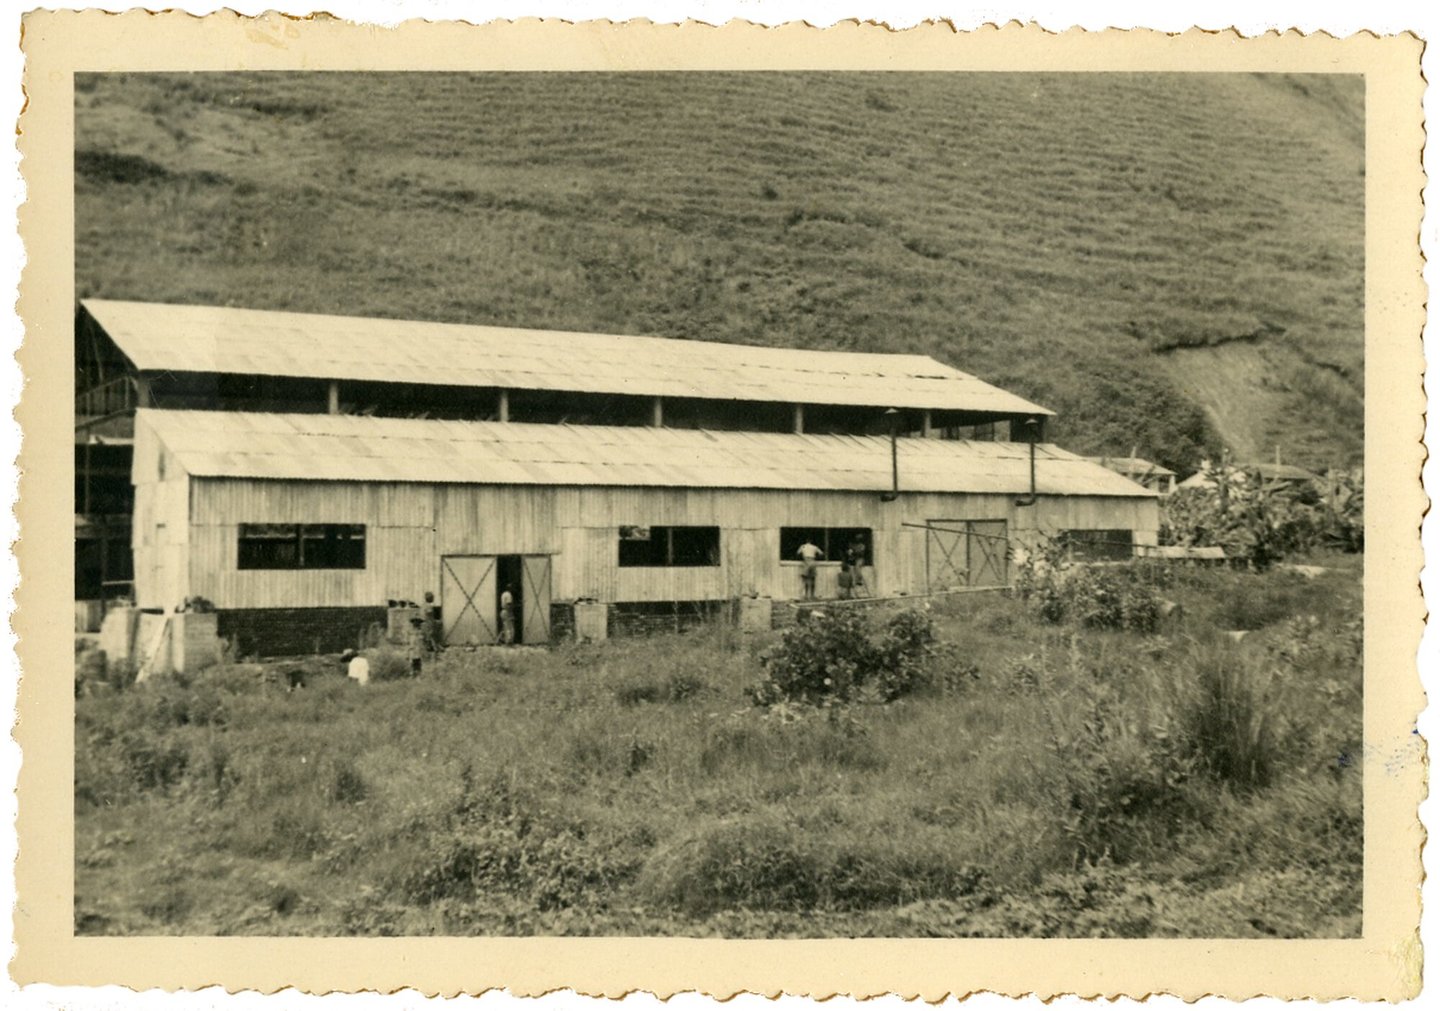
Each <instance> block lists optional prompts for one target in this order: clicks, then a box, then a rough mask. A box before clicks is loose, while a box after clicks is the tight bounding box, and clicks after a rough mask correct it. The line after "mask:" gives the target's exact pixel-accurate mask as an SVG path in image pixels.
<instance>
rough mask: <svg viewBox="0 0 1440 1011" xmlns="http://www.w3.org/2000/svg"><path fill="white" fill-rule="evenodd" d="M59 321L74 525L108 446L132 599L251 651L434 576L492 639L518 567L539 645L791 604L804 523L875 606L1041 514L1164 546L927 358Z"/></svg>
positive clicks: (99, 496) (1084, 534)
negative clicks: (206, 613) (641, 624)
mask: <svg viewBox="0 0 1440 1011" xmlns="http://www.w3.org/2000/svg"><path fill="white" fill-rule="evenodd" d="M76 333H77V346H76V356H77V358H76V361H77V413H78V415H79V419H78V423H77V434H78V435H80V438H78V439H77V531H78V530H80V529H81V528H82V525H83V524H85V523H88V522H91V520H90V519H89V518H88V517H86V516H84V515H83V510H81V509H80V507H79V505H78V503H79V501H80V498H81V495H82V491H83V492H84V494H86V495H87V496H88V497H89V499H90V500H91V501H96V500H103V501H106V502H116V501H121V500H123V499H124V497H125V495H124V492H125V491H126V489H118V488H116V487H115V482H114V472H115V470H116V463H115V459H114V455H113V447H116V446H120V447H126V451H127V452H128V453H129V454H130V460H129V468H130V482H129V483H130V484H131V485H132V486H133V509H132V512H131V513H130V514H129V516H130V518H129V527H130V541H131V545H132V547H133V592H134V595H135V599H136V602H137V603H138V604H139V605H140V606H141V607H146V608H159V609H164V610H167V611H168V610H172V609H174V608H176V607H178V606H181V605H182V604H183V602H184V601H185V600H186V599H187V598H197V597H200V598H204V599H205V600H207V601H208V602H210V603H211V604H213V605H214V607H215V608H216V609H217V610H218V612H219V625H220V631H221V634H222V635H224V636H227V637H228V638H230V639H231V640H232V641H233V642H235V643H236V647H237V649H238V650H240V651H241V652H243V653H259V654H277V653H290V652H310V651H311V650H312V649H326V650H328V649H337V648H340V647H342V646H344V645H350V644H353V643H354V642H355V641H356V639H357V637H358V636H360V635H361V634H363V631H364V630H365V629H366V628H368V627H369V626H370V625H372V624H376V623H380V622H383V621H384V617H385V608H386V605H387V602H389V601H394V600H417V599H419V598H420V597H421V596H422V595H423V594H424V593H425V592H426V591H430V592H433V593H435V594H436V595H437V597H438V598H439V600H440V604H441V607H442V613H443V616H444V621H443V624H444V631H445V635H446V638H447V640H448V641H449V642H450V643H452V644H484V643H489V642H493V641H495V636H496V627H497V606H498V605H497V600H498V595H499V593H500V591H501V589H502V588H503V587H507V586H508V587H509V588H510V589H511V592H512V594H513V595H514V596H515V597H516V598H517V600H518V603H519V612H520V616H521V621H520V634H521V638H522V640H523V641H525V642H532V643H533V642H544V641H550V640H552V639H554V638H556V637H558V636H560V635H563V634H565V632H566V630H567V629H568V628H569V627H570V621H571V614H572V609H573V607H574V605H575V604H576V603H577V602H587V603H588V602H598V603H600V604H605V605H609V606H610V607H611V608H612V609H613V610H614V611H615V613H616V614H620V615H623V614H625V613H631V612H633V613H644V612H646V611H647V610H649V611H653V610H655V609H657V608H681V607H684V608H695V609H703V608H704V607H706V606H707V605H717V604H721V603H723V602H727V601H734V600H737V599H744V598H771V599H774V600H780V601H784V600H790V599H793V598H796V597H798V596H799V595H800V593H801V563H800V559H799V556H798V554H797V551H798V549H799V547H800V545H802V544H804V543H806V542H809V543H813V544H815V545H817V546H819V547H820V548H821V549H822V550H824V551H825V552H826V560H825V561H824V562H822V563H821V568H820V574H819V581H818V586H817V593H818V595H820V596H822V597H824V596H829V595H833V594H834V593H835V592H836V590H837V586H836V576H837V573H838V570H839V559H840V557H841V555H842V554H843V552H844V551H845V549H846V547H847V546H850V545H853V544H856V543H859V544H861V545H863V560H864V568H863V569H862V572H863V574H864V576H865V584H866V591H867V592H869V593H872V594H876V595H880V596H893V595H897V594H907V595H914V594H923V593H927V592H934V591H937V590H945V589H951V588H955V587H959V586H984V585H999V584H1004V583H1005V582H1007V581H1008V579H1009V571H1008V568H1009V562H1008V554H1009V549H1010V548H1011V547H1012V546H1013V545H1016V544H1024V543H1027V542H1028V541H1030V540H1031V539H1033V538H1034V537H1035V536H1036V535H1037V534H1039V533H1044V534H1046V535H1058V534H1068V535H1070V536H1072V537H1074V538H1075V539H1076V540H1077V541H1085V540H1087V539H1090V540H1094V541H1098V542H1101V543H1104V544H1106V545H1109V546H1111V547H1112V548H1113V546H1114V545H1116V544H1121V545H1123V544H1135V545H1143V544H1153V543H1155V538H1156V532H1157V527H1158V509H1157V503H1156V495H1155V493H1154V492H1153V491H1151V490H1149V489H1146V488H1144V487H1142V486H1140V485H1139V484H1137V483H1135V482H1133V481H1131V480H1129V479H1128V478H1126V477H1124V476H1123V475H1121V474H1117V473H1115V472H1113V471H1111V470H1108V469H1106V468H1104V467H1101V466H1099V465H1097V464H1094V463H1091V462H1089V461H1087V460H1084V459H1082V458H1080V457H1077V456H1074V455H1073V454H1070V453H1067V452H1065V451H1064V450H1061V449H1059V448H1058V447H1055V446H1053V445H1051V444H1048V443H1045V442H1044V441H1043V429H1044V423H1045V419H1046V417H1047V416H1049V414H1050V412H1048V411H1046V410H1045V409H1044V408H1042V407H1039V406H1038V405H1035V404H1031V403H1029V402H1027V401H1025V400H1023V399H1022V398H1020V397H1016V396H1014V395H1013V394H1010V393H1007V392H1005V391H1003V390H1000V389H997V388H996V387H994V386H991V385H989V384H986V383H984V382H982V381H981V380H979V379H977V378H976V377H974V376H971V375H968V374H966V373H963V372H960V371H958V370H956V369H953V368H950V367H948V366H946V365H943V364H941V363H939V362H936V361H935V360H933V359H931V358H927V357H923V356H914V355H879V354H855V353H849V352H826V351H806V350H783V349H775V348H762V347H749V346H740V345H726V344H716V343H710V342H702V341H687V340H673V339H665V338H656V337H631V336H610V335H601V334H583V333H555V332H549V331H529V330H519V329H511V328H496V327H479V326H461V325H454V324H435V323H416V322H408V321H396V320H384V319H372V318H348V317H329V316H313V315H303V314H293V313H277V312H263V311H255V310H241V309H227V308H212V307H192V306H169V305H151V304H142V303H119V302H105V301H86V302H84V303H82V305H81V308H80V311H79V314H78V317H77V328H76ZM98 446H105V447H111V448H112V453H111V455H110V456H108V457H107V458H106V460H105V468H104V469H103V470H96V471H85V470H84V469H83V462H82V457H83V455H84V454H86V453H89V454H92V459H93V454H95V452H96V449H97V447H98ZM82 484H83V485H84V488H83V489H82ZM82 582H83V580H82V577H81V576H80V575H79V574H78V573H77V594H78V593H79V589H78V587H80V586H81V584H82Z"/></svg>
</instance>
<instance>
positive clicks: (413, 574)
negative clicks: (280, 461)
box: [135, 438, 1159, 608]
mask: <svg viewBox="0 0 1440 1011" xmlns="http://www.w3.org/2000/svg"><path fill="white" fill-rule="evenodd" d="M143 445H144V442H143V440H141V439H139V438H137V442H136V459H137V465H136V474H137V488H136V524H135V531H136V532H135V540H136V565H137V582H138V581H140V579H141V577H140V570H141V569H142V568H143V566H142V557H143V558H144V559H146V563H147V564H151V565H158V562H155V561H153V558H154V557H155V556H154V552H153V549H152V546H151V545H150V544H149V542H148V541H146V542H145V543H144V544H143V545H142V543H141V542H142V539H143V538H145V537H146V534H145V531H146V530H151V531H152V534H151V535H150V536H151V537H152V538H153V530H154V526H153V524H154V523H155V522H159V521H158V519H157V517H158V516H159V515H165V516H174V515H176V511H177V510H182V508H183V506H184V505H188V506H189V514H190V519H189V523H188V524H187V523H186V522H185V521H184V520H183V519H181V521H180V522H178V523H174V524H173V525H174V526H175V527H176V528H178V529H180V530H184V529H186V528H187V527H188V528H189V543H188V544H187V545H185V547H184V548H182V549H181V551H182V555H183V556H188V566H187V565H184V564H182V565H181V571H182V572H185V573H188V579H187V580H186V582H188V589H187V591H186V592H188V593H190V594H199V595H201V596H205V597H207V598H209V599H210V600H212V601H213V602H214V603H215V604H216V605H217V606H219V607H225V608H239V607H305V606H313V607H319V606H373V605H378V604H383V603H384V602H385V601H386V600H388V599H395V598H406V599H411V600H418V599H419V598H420V597H421V595H422V594H424V593H425V591H427V590H431V591H434V590H438V589H439V578H440V577H439V570H440V558H441V557H442V556H445V555H498V554H515V555H522V554H524V555H550V556H553V559H554V564H553V569H552V573H553V580H554V599H555V600H557V601H566V600H575V599H578V598H594V599H597V600H602V601H611V602H613V601H668V600H704V599H723V598H730V597H737V596H745V595H748V594H751V593H757V594H760V595H763V596H772V597H777V598H790V597H795V596H798V595H799V593H800V575H799V567H798V566H796V565H787V564H782V560H781V558H780V528H781V527H785V526H823V527H868V528H870V529H871V530H872V531H873V537H874V551H875V563H876V564H875V568H874V570H873V572H872V573H871V574H870V579H871V586H870V589H871V590H872V592H875V593H878V594H882V595H887V596H888V595H891V594H895V593H920V592H923V591H924V590H925V559H924V548H925V534H924V531H923V530H922V529H918V528H914V527H907V526H905V525H904V524H907V523H915V524H924V523H925V522H926V521H927V520H944V519H949V520H985V519H989V520H1004V521H1005V522H1006V524H1007V531H1008V532H1009V534H1010V535H1011V536H1012V537H1014V538H1015V539H1017V540H1018V541H1020V542H1022V543H1023V542H1026V541H1027V540H1033V539H1034V538H1035V537H1036V536H1037V535H1038V533H1040V532H1044V533H1057V532H1059V531H1060V530H1066V529H1113V528H1131V529H1134V530H1135V532H1136V533H1135V539H1136V541H1137V542H1138V543H1152V544H1153V543H1154V542H1155V535H1156V532H1157V528H1158V525H1159V518H1158V507H1157V504H1156V502H1155V500H1154V499H1148V498H1146V499H1107V498H1095V497H1066V498H1058V497H1056V498H1042V499H1041V500H1040V502H1039V503H1038V504H1036V505H1034V506H1029V507H1020V506H1016V505H1015V499H1016V496H1015V495H933V494H907V495H903V496H902V497H901V499H900V500H899V501H896V502H890V503H887V502H882V501H881V500H880V496H879V495H878V494H869V493H848V492H819V491H817V492H803V491H802V492H790V491H756V490H743V489H742V490H733V491H732V490H710V489H699V490H693V491H692V490H686V489H672V488H650V489H643V488H554V487H545V486H534V487H531V486H492V485H420V484H399V483H394V484H366V483H360V482H328V481H307V482H297V481H258V480H240V479H214V478H199V479H194V480H193V481H191V482H190V484H191V493H190V497H189V499H184V497H183V495H181V497H180V498H176V497H175V496H176V495H177V494H180V493H183V491H184V488H183V484H184V481H183V476H182V481H181V484H182V487H181V489H180V492H175V491H170V492H161V491H159V490H155V489H151V488H150V485H152V484H159V483H162V482H158V481H150V482H145V483H141V482H140V480H139V479H140V477H141V476H143V475H142V464H141V462H140V461H141V455H142V449H143ZM145 466H151V467H152V468H153V461H149V462H147V463H146V464H145ZM167 495H169V496H171V497H170V498H167V497H166V496H167ZM180 515H181V516H183V515H184V514H183V511H182V512H181V513H180ZM241 523H363V524H365V525H366V562H367V564H366V567H365V569H363V570H336V571H265V572H241V571H239V570H238V569H237V567H236V556H237V545H238V539H239V525H240V524H241ZM626 524H634V525H640V526H662V525H693V526H718V527H719V528H720V529H721V538H720V540H721V545H720V546H721V564H720V565H718V566H714V567H708V566H707V567H698V568H676V569H665V568H626V569H622V568H619V566H618V557H619V548H618V544H619V537H618V528H619V527H620V526H621V525H626ZM171 525H172V524H171V523H167V524H166V526H167V531H168V530H169V529H170V527H171ZM167 536H169V535H168V534H167ZM172 539H173V538H172ZM178 543H184V542H178ZM157 571H158V570H157ZM835 575H836V570H835V569H834V568H833V567H829V568H826V569H823V570H822V573H821V586H820V590H821V592H822V593H827V594H829V593H833V592H834V585H833V584H834V579H835ZM158 578H159V576H158V575H156V576H153V577H147V586H148V585H149V583H151V582H153V581H154V580H155V579H158ZM166 592H173V590H167V591H166ZM162 595H163V594H162ZM182 596H183V594H182Z"/></svg>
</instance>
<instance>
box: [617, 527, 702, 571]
mask: <svg viewBox="0 0 1440 1011" xmlns="http://www.w3.org/2000/svg"><path fill="white" fill-rule="evenodd" d="M719 564H720V528H719V527H636V526H628V527H621V528H620V567H621V568H622V569H625V568H696V567H700V566H707V565H719Z"/></svg>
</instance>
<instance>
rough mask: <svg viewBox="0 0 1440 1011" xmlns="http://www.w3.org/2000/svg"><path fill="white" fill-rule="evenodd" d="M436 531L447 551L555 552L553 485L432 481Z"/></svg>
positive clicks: (515, 553) (461, 552) (493, 553)
mask: <svg viewBox="0 0 1440 1011" xmlns="http://www.w3.org/2000/svg"><path fill="white" fill-rule="evenodd" d="M435 532H436V537H437V539H438V540H437V543H438V546H439V548H440V551H441V553H442V554H447V555H549V554H554V553H555V552H557V551H559V550H560V539H559V531H558V530H557V529H556V526H555V492H554V489H551V488H533V487H520V486H513V487H498V486H485V485H442V486H437V487H436V489H435Z"/></svg>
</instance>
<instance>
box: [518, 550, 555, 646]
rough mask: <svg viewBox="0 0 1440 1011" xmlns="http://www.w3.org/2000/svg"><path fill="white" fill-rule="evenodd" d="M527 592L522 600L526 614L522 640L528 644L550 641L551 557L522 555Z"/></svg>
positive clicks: (521, 566)
mask: <svg viewBox="0 0 1440 1011" xmlns="http://www.w3.org/2000/svg"><path fill="white" fill-rule="evenodd" d="M520 569H521V571H522V572H523V573H524V579H525V592H524V593H523V594H521V600H522V602H523V607H524V611H525V613H524V614H523V615H521V620H522V621H523V623H524V624H523V625H522V626H521V627H522V638H523V640H524V641H525V642H527V643H541V642H549V641H550V556H549V555H521V556H520Z"/></svg>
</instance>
